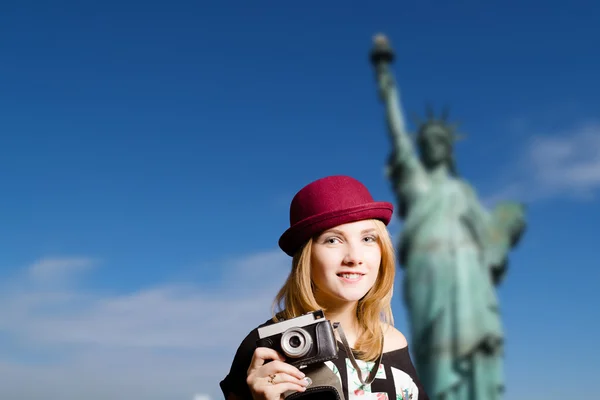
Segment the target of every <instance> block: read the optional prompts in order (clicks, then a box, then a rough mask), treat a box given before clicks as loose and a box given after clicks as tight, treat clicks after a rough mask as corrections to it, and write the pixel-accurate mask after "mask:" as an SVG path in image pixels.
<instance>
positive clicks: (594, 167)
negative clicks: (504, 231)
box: [486, 122, 600, 203]
mask: <svg viewBox="0 0 600 400" xmlns="http://www.w3.org/2000/svg"><path fill="white" fill-rule="evenodd" d="M510 181H511V183H510V184H508V185H507V186H505V187H504V188H503V189H502V190H501V191H500V192H498V193H496V194H494V195H492V196H489V197H488V199H487V201H486V202H487V203H492V202H495V201H497V200H500V199H511V198H514V199H519V200H522V201H526V202H531V201H536V200H542V199H546V198H554V197H568V198H577V199H590V198H593V197H595V195H596V192H597V191H598V190H599V189H600V123H595V122H592V123H586V124H583V125H580V126H579V127H578V128H576V129H573V130H570V131H566V132H561V133H558V134H552V135H536V136H533V138H532V139H531V140H529V141H528V143H527V145H526V147H525V150H524V152H523V153H522V155H521V157H520V158H519V160H518V163H517V168H516V171H514V173H512V174H511V176H510Z"/></svg>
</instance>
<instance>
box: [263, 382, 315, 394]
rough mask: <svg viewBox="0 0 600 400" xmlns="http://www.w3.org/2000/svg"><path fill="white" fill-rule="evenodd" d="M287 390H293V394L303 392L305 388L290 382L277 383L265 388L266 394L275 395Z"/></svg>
mask: <svg viewBox="0 0 600 400" xmlns="http://www.w3.org/2000/svg"><path fill="white" fill-rule="evenodd" d="M288 390H293V391H294V392H304V391H305V390H306V388H305V387H304V386H300V385H297V384H295V383H291V382H283V383H278V384H276V385H272V386H271V387H270V388H267V390H265V391H267V392H271V393H275V394H279V395H281V394H283V393H285V392H287V391H288Z"/></svg>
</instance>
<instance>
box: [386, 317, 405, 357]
mask: <svg viewBox="0 0 600 400" xmlns="http://www.w3.org/2000/svg"><path fill="white" fill-rule="evenodd" d="M383 332H384V339H385V342H384V345H383V351H384V352H388V351H393V350H399V349H403V348H405V347H406V346H408V342H407V340H406V337H405V336H404V335H403V334H402V332H400V331H399V330H398V329H396V328H395V327H393V326H391V325H388V324H383Z"/></svg>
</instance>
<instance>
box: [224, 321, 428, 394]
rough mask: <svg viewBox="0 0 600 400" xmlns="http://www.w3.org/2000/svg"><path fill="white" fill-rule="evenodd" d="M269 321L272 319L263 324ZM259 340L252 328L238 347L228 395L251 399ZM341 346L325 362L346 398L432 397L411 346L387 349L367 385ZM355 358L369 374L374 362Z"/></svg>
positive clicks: (227, 380) (226, 388)
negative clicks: (250, 369)
mask: <svg viewBox="0 0 600 400" xmlns="http://www.w3.org/2000/svg"><path fill="white" fill-rule="evenodd" d="M270 323H272V321H268V322H266V323H265V324H262V325H261V326H264V325H268V324H270ZM257 340H258V328H256V329H254V330H252V331H251V332H250V333H249V334H248V336H246V338H245V339H244V340H243V341H242V343H241V344H240V346H239V348H238V349H237V352H236V354H235V357H234V359H233V363H232V365H231V369H230V371H229V374H228V375H227V376H226V377H225V379H223V380H222V381H221V383H220V386H221V390H222V391H223V395H224V396H225V398H226V399H228V398H229V396H230V394H234V395H236V397H234V398H236V399H237V398H241V399H244V400H251V399H252V395H251V394H250V389H249V388H248V384H247V383H246V378H247V373H248V367H249V366H250V361H251V360H252V355H253V354H254V350H255V349H256V341H257ZM338 347H339V352H338V358H337V359H335V360H331V361H327V362H326V364H327V366H328V367H329V368H331V369H332V370H333V372H334V373H335V374H336V375H337V376H338V378H340V381H341V383H342V388H343V389H344V397H345V399H346V400H351V399H360V400H368V399H371V398H372V399H377V400H385V399H388V400H429V397H428V396H427V394H426V393H425V390H424V389H423V387H422V385H421V382H420V381H419V378H418V377H417V372H416V370H415V367H414V366H413V363H412V361H411V358H410V353H409V352H408V347H405V348H402V349H398V350H392V351H388V352H386V353H384V354H383V358H382V360H381V365H380V367H379V372H378V373H377V376H376V377H375V380H374V381H373V383H371V384H370V385H368V386H366V387H361V383H360V380H359V379H358V375H357V373H356V371H355V369H354V367H353V366H352V363H351V362H350V359H349V358H348V355H347V354H346V351H345V349H344V346H343V345H342V343H338ZM356 362H357V363H358V366H359V367H360V368H361V369H363V370H366V372H363V377H365V378H366V377H367V375H368V371H370V369H371V368H372V367H373V365H374V363H373V362H364V361H362V360H359V359H356Z"/></svg>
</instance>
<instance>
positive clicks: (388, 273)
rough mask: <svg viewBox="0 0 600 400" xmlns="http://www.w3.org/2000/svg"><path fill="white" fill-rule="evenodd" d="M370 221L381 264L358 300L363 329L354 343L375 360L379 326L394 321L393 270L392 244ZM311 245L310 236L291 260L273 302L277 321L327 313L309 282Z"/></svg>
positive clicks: (360, 355) (380, 224)
mask: <svg viewBox="0 0 600 400" xmlns="http://www.w3.org/2000/svg"><path fill="white" fill-rule="evenodd" d="M373 221H374V222H375V229H376V230H377V237H378V242H379V246H380V248H381V265H380V268H379V273H378V276H377V280H376V281H375V284H374V285H373V287H371V289H370V290H369V291H368V292H367V294H365V296H363V298H361V299H360V300H359V301H358V307H357V312H356V317H357V319H358V324H359V326H360V328H361V330H362V332H361V334H360V336H359V337H358V340H357V341H356V344H355V346H354V350H355V352H356V353H357V354H356V355H357V357H358V358H360V359H362V360H365V361H374V360H375V359H377V357H378V356H379V350H380V348H381V344H382V341H383V333H382V332H383V331H382V325H383V324H386V325H389V326H393V324H394V317H393V315H392V306H391V300H392V293H393V288H394V276H395V272H396V258H395V253H394V246H393V244H392V239H391V237H390V234H389V232H388V230H387V228H386V226H385V224H384V223H383V222H381V221H379V220H373ZM312 244H313V239H309V240H308V241H307V242H306V244H305V245H304V246H303V247H302V248H301V249H300V250H298V251H297V252H296V254H295V255H294V257H293V259H292V270H291V272H290V274H289V276H288V278H287V280H286V282H285V283H284V284H283V286H282V287H281V289H280V290H279V292H278V293H277V296H276V297H275V301H274V303H273V320H274V321H276V322H277V321H280V320H285V319H289V318H294V317H297V316H300V315H302V314H305V313H307V312H311V311H315V310H319V309H322V310H324V311H325V312H327V309H326V308H325V307H323V306H322V305H320V304H318V303H317V300H316V299H315V294H314V290H313V285H312V281H311V251H312ZM278 309H279V311H277V310H278ZM332 322H334V321H332ZM382 323H383V324H382Z"/></svg>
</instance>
